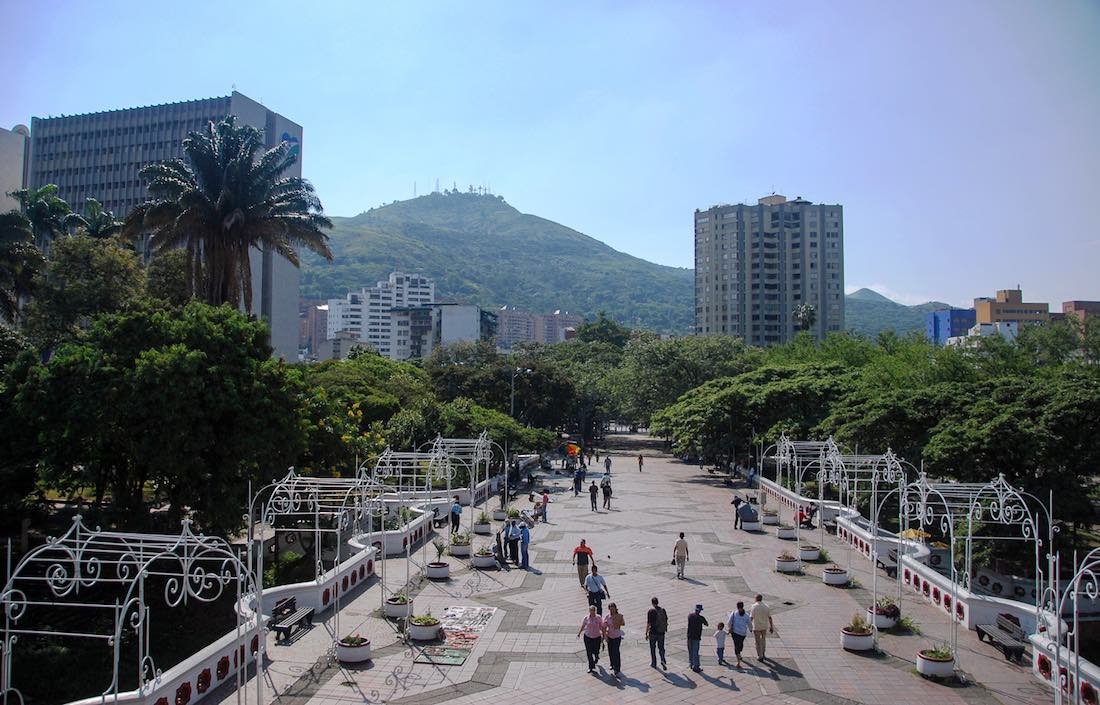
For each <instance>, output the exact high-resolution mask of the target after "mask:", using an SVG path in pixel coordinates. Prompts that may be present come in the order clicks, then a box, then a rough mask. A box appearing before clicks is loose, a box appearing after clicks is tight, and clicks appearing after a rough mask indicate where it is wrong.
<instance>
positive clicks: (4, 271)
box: [0, 211, 44, 322]
mask: <svg viewBox="0 0 1100 705" xmlns="http://www.w3.org/2000/svg"><path fill="white" fill-rule="evenodd" d="M33 238H34V231H33V229H32V228H31V223H30V221H29V220H28V219H27V217H26V216H25V215H23V214H22V213H20V212H19V211H8V212H7V213H0V320H8V321H12V322H14V321H15V319H16V317H17V316H18V315H19V301H20V299H22V298H24V297H26V296H28V295H29V294H30V293H31V290H32V289H33V288H34V281H35V277H37V275H38V274H39V272H41V270H42V266H43V263H44V260H43V258H42V252H41V251H39V249H38V248H37V247H35V246H34V242H33Z"/></svg>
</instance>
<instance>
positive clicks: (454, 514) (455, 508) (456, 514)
mask: <svg viewBox="0 0 1100 705" xmlns="http://www.w3.org/2000/svg"><path fill="white" fill-rule="evenodd" d="M461 521H462V503H461V502H459V501H458V495H455V501H454V504H452V505H451V533H452V534H453V533H455V532H456V531H458V525H459V523H460V522H461Z"/></svg>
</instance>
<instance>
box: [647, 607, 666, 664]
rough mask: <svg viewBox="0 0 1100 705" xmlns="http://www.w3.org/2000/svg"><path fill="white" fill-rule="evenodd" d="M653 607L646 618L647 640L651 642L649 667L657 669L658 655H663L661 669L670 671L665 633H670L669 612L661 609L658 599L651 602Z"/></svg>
mask: <svg viewBox="0 0 1100 705" xmlns="http://www.w3.org/2000/svg"><path fill="white" fill-rule="evenodd" d="M649 602H650V604H652V605H653V606H652V607H650V608H649V612H647V613H646V616H645V638H646V641H648V642H649V667H650V668H657V653H658V652H660V654H661V668H663V669H665V670H668V665H667V664H666V663H665V633H666V632H668V612H665V608H664V607H661V606H660V604H659V603H658V600H657V598H656V597H654V598H653V599H652V600H650V601H649Z"/></svg>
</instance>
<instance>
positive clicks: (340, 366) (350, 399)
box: [303, 355, 431, 431]
mask: <svg viewBox="0 0 1100 705" xmlns="http://www.w3.org/2000/svg"><path fill="white" fill-rule="evenodd" d="M303 376H304V381H305V383H306V384H307V385H308V386H309V387H310V388H313V389H319V390H323V391H324V393H325V394H326V395H327V397H328V398H330V399H331V400H332V401H333V402H335V403H336V405H337V406H339V407H341V408H344V409H347V408H350V407H353V406H354V407H355V408H356V409H357V410H358V413H359V419H360V427H359V429H358V430H359V431H366V430H367V428H368V427H369V426H370V424H371V423H373V422H375V421H387V420H389V418H390V417H392V416H393V415H394V414H396V413H397V412H398V411H399V410H401V409H402V408H406V407H408V406H410V405H411V404H413V403H415V402H417V401H419V400H421V399H425V398H429V397H430V396H431V390H430V388H429V386H428V377H427V375H426V374H425V373H424V371H423V370H420V369H418V368H417V367H415V366H413V365H411V364H409V363H407V362H395V361H393V360H388V359H386V358H384V357H382V356H381V355H360V356H358V357H354V358H349V359H347V360H327V361H325V362H322V363H320V364H317V365H308V366H305V367H304V368H303Z"/></svg>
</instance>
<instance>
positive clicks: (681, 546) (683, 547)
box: [672, 531, 688, 580]
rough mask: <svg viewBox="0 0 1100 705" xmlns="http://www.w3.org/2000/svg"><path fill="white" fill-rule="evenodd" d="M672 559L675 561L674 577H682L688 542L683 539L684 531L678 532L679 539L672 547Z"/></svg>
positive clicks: (681, 578)
mask: <svg viewBox="0 0 1100 705" xmlns="http://www.w3.org/2000/svg"><path fill="white" fill-rule="evenodd" d="M672 560H673V562H675V563H676V577H677V578H678V579H680V580H683V579H684V566H685V565H687V562H688V542H687V541H686V540H685V539H684V532H683V531H681V532H680V539H679V540H678V541H677V542H676V545H675V546H673V547H672Z"/></svg>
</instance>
